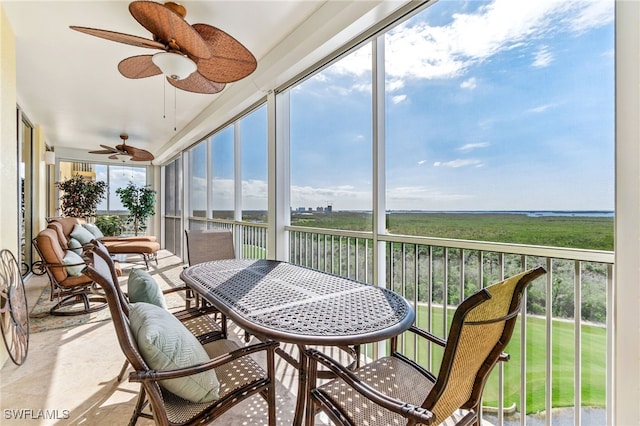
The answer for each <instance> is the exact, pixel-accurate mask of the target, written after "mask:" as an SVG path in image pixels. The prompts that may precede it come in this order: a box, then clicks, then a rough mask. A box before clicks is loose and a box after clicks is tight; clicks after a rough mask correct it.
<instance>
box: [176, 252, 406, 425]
mask: <svg viewBox="0 0 640 426" xmlns="http://www.w3.org/2000/svg"><path fill="white" fill-rule="evenodd" d="M180 278H181V279H182V280H183V281H184V282H185V283H186V284H187V286H189V287H190V288H191V289H193V291H195V292H196V293H198V294H199V295H200V296H202V297H203V298H204V299H205V300H207V301H208V302H209V303H211V304H212V305H214V306H215V307H216V308H217V309H219V310H220V311H221V312H222V313H224V314H225V315H226V316H227V317H228V318H230V319H231V320H233V321H234V322H235V323H236V324H237V325H239V326H240V327H242V328H243V329H245V330H247V331H249V332H250V333H252V334H255V335H256V336H258V337H260V338H266V339H271V340H276V341H278V342H283V343H292V344H295V345H297V346H298V348H299V359H298V360H297V361H296V362H295V364H294V365H296V366H297V368H298V395H297V401H296V412H295V417H294V424H296V425H299V424H302V420H303V413H304V406H305V404H306V402H307V401H306V393H305V389H306V379H307V377H306V376H307V367H308V360H307V359H306V356H305V355H304V348H305V347H306V346H308V345H309V346H316V345H317V346H338V347H342V348H344V347H349V346H357V345H361V344H365V343H372V342H378V341H382V340H385V339H387V338H390V337H393V336H396V335H398V334H400V333H402V332H403V331H405V330H407V329H408V328H409V327H410V326H411V325H412V324H413V321H414V319H415V312H414V310H413V308H412V307H411V306H410V305H409V304H408V303H407V301H406V300H405V299H404V298H403V297H402V296H400V295H398V294H396V293H394V292H392V291H390V290H387V289H384V288H380V287H375V286H372V285H369V284H364V283H361V282H359V281H355V280H352V279H349V278H345V277H341V276H338V275H333V274H330V273H326V272H321V271H317V270H314V269H310V268H306V267H303V266H299V265H294V264H291V263H287V262H282V261H275V260H247V259H243V260H239V259H235V260H217V261H212V262H205V263H201V264H198V265H194V266H190V267H188V268H186V269H185V270H183V271H182V273H181V274H180ZM287 355H288V354H287ZM356 356H357V354H356ZM289 358H290V357H289ZM288 361H290V362H291V360H290V359H288Z"/></svg>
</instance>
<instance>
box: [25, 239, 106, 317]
mask: <svg viewBox="0 0 640 426" xmlns="http://www.w3.org/2000/svg"><path fill="white" fill-rule="evenodd" d="M32 243H33V247H34V248H35V249H36V252H37V253H38V256H40V259H41V260H42V266H43V267H44V269H45V271H46V272H47V275H48V277H49V284H50V286H51V293H50V295H49V300H51V301H53V300H56V299H58V303H56V304H55V305H54V306H53V307H52V308H51V309H50V310H49V313H50V314H51V315H57V316H71V315H82V314H88V313H91V312H96V311H99V310H101V309H104V308H106V307H107V300H106V299H105V298H104V296H103V295H102V294H99V293H98V292H97V291H96V290H97V288H96V287H95V286H94V282H93V280H92V279H91V278H89V277H87V276H85V275H83V274H82V273H81V271H82V268H84V266H85V262H84V259H83V258H82V257H81V256H80V255H79V254H77V253H75V252H73V251H71V250H67V249H66V248H62V246H61V245H60V242H59V241H58V236H57V235H56V232H55V231H54V230H53V229H49V228H46V229H43V230H42V231H40V232H39V233H38V235H36V237H35V238H34V239H33V241H32ZM77 304H81V306H80V307H77V306H75V307H74V305H77Z"/></svg>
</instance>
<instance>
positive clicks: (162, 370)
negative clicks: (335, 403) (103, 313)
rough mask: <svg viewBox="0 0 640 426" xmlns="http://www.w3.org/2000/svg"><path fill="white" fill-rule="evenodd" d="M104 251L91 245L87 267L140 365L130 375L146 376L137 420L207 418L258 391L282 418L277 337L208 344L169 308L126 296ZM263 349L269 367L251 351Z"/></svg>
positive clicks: (132, 359) (134, 418)
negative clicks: (252, 342) (278, 401)
mask: <svg viewBox="0 0 640 426" xmlns="http://www.w3.org/2000/svg"><path fill="white" fill-rule="evenodd" d="M97 250H99V249H92V250H91V251H92V252H93V254H94V255H93V265H88V266H87V267H85V269H84V270H83V273H84V274H86V275H87V276H88V277H90V278H91V279H92V280H94V281H95V282H96V283H98V284H99V285H100V286H102V288H103V289H104V292H105V294H106V298H107V300H108V302H109V310H110V312H111V318H112V320H113V324H114V327H115V330H116V335H117V338H118V343H119V345H120V348H121V349H122V351H123V353H124V355H125V357H126V358H127V360H128V361H129V363H130V364H131V365H132V366H133V369H134V371H133V372H131V373H130V375H129V381H131V382H140V383H141V388H140V393H139V394H138V400H137V402H136V406H135V409H134V412H133V415H132V417H131V420H130V422H129V424H130V425H134V424H135V423H136V421H137V419H138V418H139V417H143V418H150V419H153V420H154V421H155V423H156V424H157V425H163V426H164V425H196V424H207V423H209V422H211V421H213V420H215V419H216V418H217V417H219V416H220V415H221V414H222V413H224V412H226V411H227V410H228V409H230V408H231V407H233V406H235V405H236V404H237V403H239V402H241V401H243V400H245V399H247V398H249V397H251V396H253V395H256V394H259V395H261V396H262V397H264V398H265V400H266V401H267V405H268V416H269V425H275V379H274V353H275V349H276V347H277V346H278V344H277V343H276V342H261V343H258V344H255V345H251V346H247V347H240V346H239V345H237V344H236V343H235V342H232V341H230V340H227V339H220V340H215V341H213V342H210V343H207V344H205V345H201V344H200V343H199V342H198V341H197V339H195V337H194V336H193V335H192V334H191V333H190V332H189V331H188V330H187V329H186V328H185V327H184V325H183V324H181V323H180V322H179V321H177V320H176V319H175V317H174V316H172V315H171V314H169V313H168V312H166V311H165V310H163V309H161V308H159V307H157V306H155V305H152V304H149V303H144V302H139V303H134V304H131V305H129V306H127V305H126V304H125V303H123V299H122V298H121V297H120V296H119V295H118V292H117V290H116V287H117V285H116V283H115V282H114V280H113V277H114V274H113V271H112V270H111V269H112V268H110V265H109V264H108V262H107V261H106V259H104V258H103V257H102V255H100V254H98V253H97V252H96V251H97ZM194 342H195V343H194ZM149 351H151V352H149ZM157 352H160V355H156V353H157ZM260 353H262V354H264V356H265V358H266V365H267V367H266V371H265V370H264V369H263V368H262V367H260V366H259V365H258V364H257V363H256V362H255V361H254V360H253V359H252V357H251V355H256V354H260ZM193 383H197V386H195V387H194V386H193ZM147 406H150V412H148V411H146V409H147Z"/></svg>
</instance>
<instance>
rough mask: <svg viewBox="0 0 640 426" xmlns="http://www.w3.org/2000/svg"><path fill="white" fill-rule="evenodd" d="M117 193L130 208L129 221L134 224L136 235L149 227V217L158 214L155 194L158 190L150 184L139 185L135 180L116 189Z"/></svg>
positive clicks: (123, 203) (124, 204)
mask: <svg viewBox="0 0 640 426" xmlns="http://www.w3.org/2000/svg"><path fill="white" fill-rule="evenodd" d="M116 194H118V196H119V197H120V201H121V202H122V205H123V206H125V207H126V208H127V209H128V210H129V217H128V218H127V223H130V224H133V232H134V235H138V232H139V231H144V230H146V229H147V219H148V218H149V217H150V216H153V215H155V214H156V212H155V194H156V191H154V190H153V189H151V187H150V186H149V185H145V186H137V185H136V184H135V183H133V182H129V184H128V185H127V186H126V187H124V188H118V189H116Z"/></svg>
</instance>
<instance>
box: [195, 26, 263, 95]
mask: <svg viewBox="0 0 640 426" xmlns="http://www.w3.org/2000/svg"><path fill="white" fill-rule="evenodd" d="M193 28H194V29H195V30H196V31H197V32H198V33H199V34H200V35H201V36H202V38H203V39H204V40H206V42H207V44H208V45H209V49H210V51H211V57H210V58H208V59H206V58H200V59H198V58H192V59H194V60H195V61H196V63H197V65H198V72H200V74H202V75H203V76H204V77H205V78H207V79H209V80H211V81H216V82H219V83H231V82H233V81H237V80H240V79H242V78H244V77H246V76H248V75H249V74H251V73H252V72H253V71H255V69H256V67H257V66H258V63H257V61H256V58H255V56H253V54H252V53H251V52H250V51H249V50H248V49H247V48H246V47H244V45H243V44H242V43H240V42H239V41H238V40H236V39H235V38H233V37H232V36H230V35H229V34H227V33H225V32H224V31H222V30H221V29H219V28H216V27H213V26H211V25H207V24H194V25H193Z"/></svg>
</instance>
